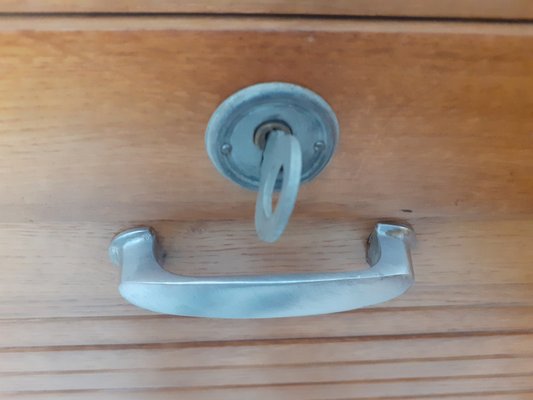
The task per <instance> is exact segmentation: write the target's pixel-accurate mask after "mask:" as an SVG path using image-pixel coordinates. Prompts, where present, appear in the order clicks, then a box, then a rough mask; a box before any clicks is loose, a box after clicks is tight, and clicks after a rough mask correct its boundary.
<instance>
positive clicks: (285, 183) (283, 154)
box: [255, 131, 302, 243]
mask: <svg viewBox="0 0 533 400" xmlns="http://www.w3.org/2000/svg"><path fill="white" fill-rule="evenodd" d="M280 171H282V172H283V179H282V186H281V192H280V194H279V199H278V203H277V205H276V209H275V210H272V196H273V194H274V189H275V185H276V180H277V178H278V175H279V173H280ZM301 173H302V150H301V148H300V143H299V141H298V139H296V138H295V137H294V136H292V135H290V134H288V133H286V132H282V131H273V132H271V133H270V134H269V137H268V140H267V143H266V146H265V151H264V155H263V162H262V164H261V180H260V183H259V192H258V194H257V201H256V205H255V229H256V232H257V235H258V236H259V238H260V239H261V240H263V241H265V242H270V243H272V242H275V241H276V240H278V239H279V238H280V236H281V235H282V233H283V231H284V230H285V228H286V226H287V224H288V223H289V219H290V217H291V214H292V211H293V209H294V205H295V203H296V198H297V197H298V190H299V189H300V177H301Z"/></svg>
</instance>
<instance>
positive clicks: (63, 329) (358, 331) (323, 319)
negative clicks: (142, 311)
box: [0, 306, 533, 350]
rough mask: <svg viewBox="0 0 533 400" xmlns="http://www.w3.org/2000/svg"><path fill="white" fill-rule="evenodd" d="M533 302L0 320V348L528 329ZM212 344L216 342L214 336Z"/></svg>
mask: <svg viewBox="0 0 533 400" xmlns="http://www.w3.org/2000/svg"><path fill="white" fill-rule="evenodd" d="M532 327H533V306H528V307H497V306H494V307H484V308H483V307H458V308H452V307H445V308H431V307H427V308H419V309H416V308H415V309H403V310H402V309H364V310H359V311H353V312H346V313H339V314H330V315H325V316H317V317H305V318H286V319H283V318H280V319H272V320H239V321H235V320H217V319H202V318H184V317H181V318H180V317H174V316H162V315H157V316H156V315H154V316H131V317H107V318H105V317H93V318H89V317H87V318H58V319H54V318H49V319H34V320H31V319H30V320H25V319H19V320H15V319H13V320H1V321H0V331H1V332H2V336H0V349H7V350H9V349H11V350H17V349H21V348H24V347H38V348H42V347H47V346H91V345H98V346H104V345H107V346H116V345H138V344H141V343H192V342H194V343H198V342H210V343H211V342H213V341H214V342H217V341H218V340H220V339H221V338H223V340H226V341H241V340H251V341H253V340H269V339H295V340H304V339H313V338H322V337H324V338H345V337H354V336H364V337H368V336H393V337H394V336H397V335H402V336H406V335H407V336H410V335H456V336H459V335H467V334H480V333H486V334H518V333H531V330H532V329H531V328H532ZM215 345H216V343H215Z"/></svg>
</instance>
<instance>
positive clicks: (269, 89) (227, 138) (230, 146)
mask: <svg viewBox="0 0 533 400" xmlns="http://www.w3.org/2000/svg"><path fill="white" fill-rule="evenodd" d="M269 123H278V124H282V125H284V126H286V127H287V128H288V130H290V132H291V134H292V135H293V136H294V137H295V138H296V139H298V141H299V142H300V146H301V150H302V176H301V182H302V183H304V182H309V181H310V180H312V179H313V178H315V177H316V176H317V175H318V174H319V173H320V172H321V171H322V170H323V169H324V168H325V167H326V165H327V164H328V163H329V161H330V159H331V157H332V156H333V153H334V152H335V149H336V146H337V141H338V138H339V124H338V122H337V117H336V115H335V113H334V112H333V110H332V108H331V107H330V106H329V104H328V103H327V102H326V101H325V100H324V99H323V98H322V97H320V96H319V95H318V94H316V93H315V92H313V91H311V90H309V89H306V88H304V87H301V86H298V85H294V84H291V83H285V82H267V83H258V84H256V85H252V86H248V87H246V88H244V89H242V90H239V91H238V92H236V93H234V94H233V95H231V96H230V97H228V98H227V99H226V100H224V101H223V102H222V103H221V104H220V105H219V106H218V108H217V109H216V110H215V112H214V113H213V115H212V116H211V118H210V120H209V123H208V125H207V129H206V133H205V146H206V150H207V153H208V155H209V158H210V160H211V162H212V163H213V164H214V166H215V167H216V169H217V170H218V171H219V172H220V173H221V174H222V175H223V176H225V177H226V178H228V179H229V180H231V181H233V182H235V183H237V184H238V185H240V186H242V187H244V188H246V189H249V190H254V191H257V190H258V188H259V182H260V170H261V160H262V157H263V151H262V147H261V144H259V143H256V139H257V137H256V136H255V134H256V132H257V129H258V128H260V127H261V126H264V125H265V124H269ZM276 130H284V129H279V128H278V129H276ZM317 143H320V145H319V146H316V144H317ZM317 149H318V150H317ZM281 186H282V183H281V180H280V179H278V180H277V181H276V184H275V186H274V188H275V190H280V189H281Z"/></svg>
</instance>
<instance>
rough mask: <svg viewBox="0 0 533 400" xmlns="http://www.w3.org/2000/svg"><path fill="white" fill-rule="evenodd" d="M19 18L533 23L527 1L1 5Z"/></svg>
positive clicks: (9, 1)
mask: <svg viewBox="0 0 533 400" xmlns="http://www.w3.org/2000/svg"><path fill="white" fill-rule="evenodd" d="M0 12H16V13H88V12H90V13H221V14H222V13H239V14H241V13H242V14H289V15H290V14H309V15H341V16H349V15H352V16H359V15H362V16H389V17H390V16H393V17H438V18H495V19H530V18H533V5H532V4H531V2H530V1H528V0H440V1H438V0H401V1H394V0H318V1H317V0H292V1H280V0H237V1H235V0H195V1H190V0H189V1H173V0H115V1H112V2H109V1H104V0H85V1H80V0H77V1H68V0H1V1H0Z"/></svg>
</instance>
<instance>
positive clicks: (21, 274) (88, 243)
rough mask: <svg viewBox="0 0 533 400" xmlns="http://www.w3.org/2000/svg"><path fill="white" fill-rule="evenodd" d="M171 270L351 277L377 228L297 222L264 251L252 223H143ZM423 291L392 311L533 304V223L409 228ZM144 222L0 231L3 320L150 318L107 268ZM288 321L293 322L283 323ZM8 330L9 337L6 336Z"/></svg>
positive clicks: (0, 227)
mask: <svg viewBox="0 0 533 400" xmlns="http://www.w3.org/2000/svg"><path fill="white" fill-rule="evenodd" d="M145 222H147V223H148V224H149V225H151V226H153V227H154V228H155V229H156V230H157V232H159V234H160V236H161V239H162V244H163V247H164V248H165V250H166V251H167V253H168V257H167V261H166V267H167V268H168V269H169V270H170V271H174V272H176V273H182V274H191V275H231V274H233V275H236V274H237V275H238V274H253V273H263V274H273V273H289V272H310V271H314V272H323V271H343V270H344V271H347V270H351V269H358V268H363V267H365V265H366V264H365V262H364V259H365V249H364V243H365V239H366V237H367V236H368V234H369V232H371V230H372V227H373V224H374V221H367V222H363V221H357V222H356V221H354V222H349V221H344V220H341V221H333V220H332V221H320V220H309V221H306V220H305V219H303V218H296V219H294V220H293V221H292V222H291V224H290V225H289V228H288V231H287V232H286V235H285V236H284V237H283V239H282V240H281V241H280V242H279V243H277V244H275V245H268V244H262V243H259V241H258V240H257V239H256V237H255V233H254V227H253V221H252V218H251V217H250V218H249V221H196V222H187V221H185V222H183V221H145ZM411 223H412V224H413V225H414V227H415V229H416V231H417V233H418V245H417V248H416V249H414V251H413V260H414V264H415V268H416V282H417V283H416V285H415V286H414V287H413V288H412V289H411V290H410V291H409V292H408V293H407V294H405V295H403V296H401V297H399V298H398V299H396V300H394V301H393V302H389V303H387V304H386V305H385V306H386V307H387V308H390V307H394V308H398V309H401V308H413V307H415V308H418V307H441V308H445V307H463V306H469V307H484V308H485V309H487V308H490V307H492V306H506V307H512V306H517V307H523V306H530V305H531V304H532V303H531V300H532V296H531V293H532V292H533V270H532V269H531V268H530V267H531V260H532V259H533V248H532V247H531V246H530V240H531V237H532V236H533V224H532V223H531V219H525V220H507V221H500V220H496V221H489V220H471V221H449V220H442V219H437V220H433V219H432V220H426V219H424V220H411ZM136 224H138V221H130V222H128V221H124V222H118V223H111V222H109V223H88V222H87V223H83V224H82V223H25V224H0V248H1V249H2V269H1V271H2V275H3V276H5V277H6V278H5V279H1V280H0V318H2V319H12V318H14V319H17V318H49V317H54V318H56V317H80V316H87V317H91V316H92V317H98V316H123V315H149V313H148V312H145V311H141V310H139V309H137V308H135V307H132V306H131V305H129V304H128V303H126V302H124V301H122V300H121V298H120V297H119V296H118V293H117V284H118V270H117V269H116V268H115V267H114V266H113V265H111V264H110V262H109V261H108V260H107V246H108V244H109V242H110V240H111V238H112V237H113V235H114V234H115V233H116V232H118V231H120V230H121V229H124V228H125V227H129V226H134V225H136ZM283 323H286V322H283ZM4 332H5V331H4Z"/></svg>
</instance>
